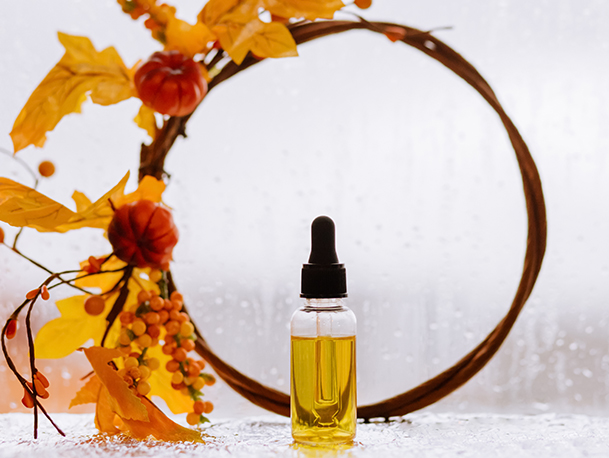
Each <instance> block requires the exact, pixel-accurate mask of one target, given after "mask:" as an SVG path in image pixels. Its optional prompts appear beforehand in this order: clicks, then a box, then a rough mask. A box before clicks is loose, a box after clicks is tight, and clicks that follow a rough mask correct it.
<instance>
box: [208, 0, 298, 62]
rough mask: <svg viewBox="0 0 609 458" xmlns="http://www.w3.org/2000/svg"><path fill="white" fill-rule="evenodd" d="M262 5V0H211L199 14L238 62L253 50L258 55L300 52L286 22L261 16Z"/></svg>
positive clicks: (282, 55) (286, 55) (285, 55)
mask: <svg viewBox="0 0 609 458" xmlns="http://www.w3.org/2000/svg"><path fill="white" fill-rule="evenodd" d="M262 6H264V4H263V2H262V0H241V1H235V0H232V1H229V2H227V1H225V0H211V1H210V2H208V3H207V5H205V8H204V9H203V11H202V12H201V14H200V15H199V18H200V19H201V20H202V21H203V22H205V24H206V25H207V26H208V27H209V28H210V29H211V31H212V32H213V33H214V34H216V36H217V37H218V39H219V40H220V44H221V45H222V48H223V49H224V50H225V51H226V52H227V53H228V54H229V55H230V57H231V58H232V59H233V61H235V63H237V64H240V63H241V62H242V61H243V59H244V58H245V56H246V55H247V53H248V52H249V51H251V52H252V53H253V54H255V55H256V56H258V57H289V56H297V55H298V51H297V50H296V42H295V41H294V38H293V37H292V34H291V33H290V31H289V30H288V29H287V27H286V26H285V25H284V24H281V23H279V22H271V23H266V22H262V21H261V20H260V19H259V9H260V8H261V7H262Z"/></svg>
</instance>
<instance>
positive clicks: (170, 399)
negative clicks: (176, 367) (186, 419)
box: [147, 345, 192, 414]
mask: <svg viewBox="0 0 609 458" xmlns="http://www.w3.org/2000/svg"><path fill="white" fill-rule="evenodd" d="M147 355H148V357H150V358H157V359H158V360H159V362H160V363H161V365H160V366H159V368H158V369H156V370H154V371H152V372H151V374H150V378H149V379H148V383H150V387H151V390H150V396H158V397H160V398H161V399H163V401H165V403H166V404H167V407H169V410H171V411H172V412H173V413H174V414H181V413H187V412H192V400H191V399H190V398H189V397H188V396H184V395H183V394H182V393H181V392H180V391H179V390H174V389H173V388H172V386H171V377H172V375H173V374H172V373H171V372H169V371H168V370H167V369H165V365H166V364H167V362H169V361H170V360H171V359H173V358H172V356H171V355H166V354H164V353H163V352H162V350H161V346H160V345H157V346H156V347H151V348H149V349H148V352H147Z"/></svg>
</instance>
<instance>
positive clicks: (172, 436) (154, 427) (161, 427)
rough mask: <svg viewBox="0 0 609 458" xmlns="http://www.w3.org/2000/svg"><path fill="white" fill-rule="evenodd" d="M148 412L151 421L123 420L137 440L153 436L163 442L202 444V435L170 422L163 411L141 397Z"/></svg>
mask: <svg viewBox="0 0 609 458" xmlns="http://www.w3.org/2000/svg"><path fill="white" fill-rule="evenodd" d="M141 401H142V403H143V404H144V405H145V406H146V410H147V411H148V418H149V421H140V420H130V419H126V418H121V419H122V420H123V422H124V427H125V428H126V429H127V431H128V433H129V434H130V435H131V436H133V437H135V438H136V439H146V438H147V437H149V436H153V437H154V438H155V439H158V440H162V441H195V442H202V439H201V433H200V432H198V431H195V430H192V429H188V428H184V427H183V426H180V425H178V424H177V423H175V422H174V421H172V420H170V419H169V418H168V417H167V416H166V415H165V414H164V413H163V412H161V410H160V409H159V408H158V407H157V406H155V405H154V404H153V403H152V402H150V401H149V400H148V399H147V398H145V397H141Z"/></svg>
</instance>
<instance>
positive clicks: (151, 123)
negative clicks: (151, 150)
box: [133, 103, 158, 140]
mask: <svg viewBox="0 0 609 458" xmlns="http://www.w3.org/2000/svg"><path fill="white" fill-rule="evenodd" d="M133 120H134V121H135V123H136V124H137V126H138V127H141V128H142V129H144V130H145V131H146V132H147V133H148V135H149V136H150V138H152V139H153V140H154V139H155V138H156V133H157V130H158V127H157V123H156V118H155V116H154V110H153V109H152V108H148V107H147V106H146V105H144V104H143V103H142V106H141V107H140V111H138V113H137V116H136V117H135V118H133Z"/></svg>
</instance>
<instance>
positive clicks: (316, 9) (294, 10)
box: [262, 0, 345, 21]
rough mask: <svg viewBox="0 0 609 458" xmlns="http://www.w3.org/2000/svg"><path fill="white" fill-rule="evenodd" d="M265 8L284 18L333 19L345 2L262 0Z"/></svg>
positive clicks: (334, 0) (325, 0)
mask: <svg viewBox="0 0 609 458" xmlns="http://www.w3.org/2000/svg"><path fill="white" fill-rule="evenodd" d="M262 3H263V5H264V8H265V9H266V10H267V11H270V12H271V14H273V15H275V16H280V17H284V18H304V19H308V20H310V21H314V20H315V19H332V18H333V17H334V13H335V12H336V11H338V10H339V9H341V8H342V7H343V6H345V4H344V3H343V2H342V1H341V0H262Z"/></svg>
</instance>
